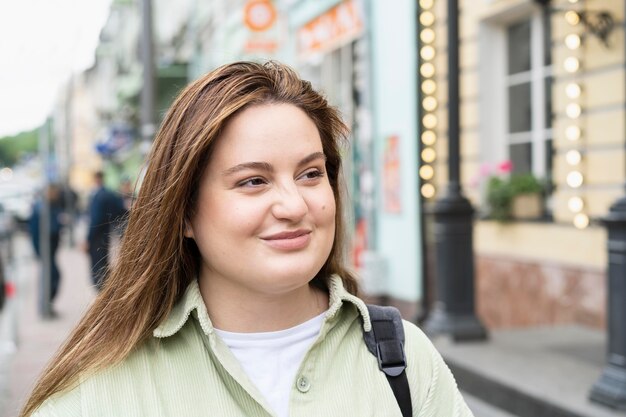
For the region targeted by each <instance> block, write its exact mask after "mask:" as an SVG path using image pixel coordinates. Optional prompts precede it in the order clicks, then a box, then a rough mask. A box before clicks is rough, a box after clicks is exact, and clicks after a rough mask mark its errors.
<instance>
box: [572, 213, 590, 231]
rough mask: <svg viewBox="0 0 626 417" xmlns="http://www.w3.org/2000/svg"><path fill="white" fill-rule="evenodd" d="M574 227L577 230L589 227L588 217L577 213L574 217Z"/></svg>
mask: <svg viewBox="0 0 626 417" xmlns="http://www.w3.org/2000/svg"><path fill="white" fill-rule="evenodd" d="M574 226H576V228H577V229H584V228H586V227H587V226H589V216H587V215H586V214H584V213H578V214H577V215H575V216H574Z"/></svg>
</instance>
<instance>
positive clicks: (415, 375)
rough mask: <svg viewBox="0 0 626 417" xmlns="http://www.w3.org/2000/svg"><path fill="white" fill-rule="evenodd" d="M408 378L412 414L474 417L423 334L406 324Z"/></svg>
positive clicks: (438, 356)
mask: <svg viewBox="0 0 626 417" xmlns="http://www.w3.org/2000/svg"><path fill="white" fill-rule="evenodd" d="M404 327H405V335H406V344H405V350H406V355H407V362H408V363H407V365H408V367H407V376H408V377H409V385H410V387H411V401H412V403H413V404H412V405H413V415H414V416H417V417H440V416H450V417H473V414H472V412H471V411H470V409H469V408H468V407H467V404H466V403H465V400H464V399H463V396H462V395H461V393H460V392H459V389H458V387H457V385H456V381H455V380H454V376H453V375H452V372H450V369H449V368H448V366H447V365H446V364H445V362H444V360H443V358H442V357H441V355H440V354H439V352H437V350H436V349H435V347H434V346H433V344H432V343H431V341H430V340H429V339H428V337H426V335H425V334H424V333H423V332H422V331H421V330H419V329H418V328H417V327H416V326H414V325H413V324H411V323H407V322H405V326H404Z"/></svg>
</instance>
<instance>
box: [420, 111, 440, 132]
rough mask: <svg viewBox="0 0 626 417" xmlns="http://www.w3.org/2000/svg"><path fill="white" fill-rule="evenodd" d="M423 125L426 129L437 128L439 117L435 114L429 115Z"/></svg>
mask: <svg viewBox="0 0 626 417" xmlns="http://www.w3.org/2000/svg"><path fill="white" fill-rule="evenodd" d="M422 123H423V124H424V127H425V128H426V129H434V128H435V127H437V116H435V115H434V114H427V115H426V116H424V118H423V119H422Z"/></svg>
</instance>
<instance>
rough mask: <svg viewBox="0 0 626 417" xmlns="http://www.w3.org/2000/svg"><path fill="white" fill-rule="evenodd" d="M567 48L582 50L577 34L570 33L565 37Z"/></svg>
mask: <svg viewBox="0 0 626 417" xmlns="http://www.w3.org/2000/svg"><path fill="white" fill-rule="evenodd" d="M565 46H567V47H568V48H569V49H571V50H575V49H578V48H580V36H578V35H577V34H575V33H570V34H569V35H567V36H566V37H565Z"/></svg>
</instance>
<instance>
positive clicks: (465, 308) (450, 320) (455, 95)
mask: <svg viewBox="0 0 626 417" xmlns="http://www.w3.org/2000/svg"><path fill="white" fill-rule="evenodd" d="M447 5H448V22H447V26H448V158H449V159H448V176H449V177H448V178H449V180H448V185H447V188H446V190H445V192H444V193H442V194H441V196H440V197H439V198H438V199H437V201H436V203H435V207H434V215H435V245H436V250H437V253H436V273H437V292H436V301H435V305H434V307H433V310H432V312H431V313H430V315H429V317H428V319H427V320H426V322H425V324H424V329H425V330H426V332H428V333H429V334H431V335H435V334H448V335H450V336H452V338H453V339H454V340H457V341H461V340H484V339H486V338H487V331H486V330H485V327H484V326H483V325H482V323H481V322H480V321H479V320H478V318H477V317H476V314H475V311H474V310H475V303H474V299H475V295H474V253H473V242H472V233H473V224H472V223H473V214H474V209H473V208H472V205H471V204H470V202H469V201H468V200H467V199H466V198H465V197H464V196H463V195H462V194H461V186H460V175H459V172H460V155H459V152H460V151H459V136H460V132H459V130H460V129H459V126H460V122H459V101H460V100H459V8H458V0H448V2H447Z"/></svg>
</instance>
